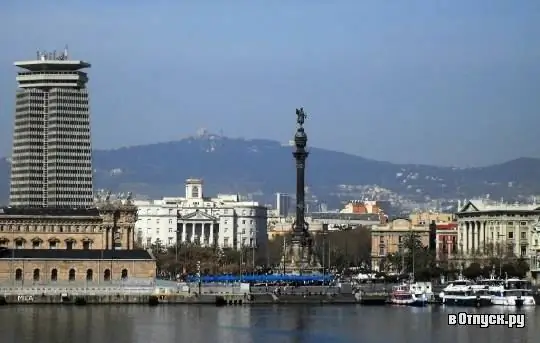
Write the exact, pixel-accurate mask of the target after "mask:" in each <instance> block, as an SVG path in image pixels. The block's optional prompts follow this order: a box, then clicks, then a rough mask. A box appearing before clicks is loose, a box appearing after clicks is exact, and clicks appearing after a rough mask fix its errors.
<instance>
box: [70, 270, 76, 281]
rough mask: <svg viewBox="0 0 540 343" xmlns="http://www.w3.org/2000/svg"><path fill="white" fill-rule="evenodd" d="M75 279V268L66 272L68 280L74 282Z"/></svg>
mask: <svg viewBox="0 0 540 343" xmlns="http://www.w3.org/2000/svg"><path fill="white" fill-rule="evenodd" d="M76 278H77V271H76V270H75V268H73V267H72V268H70V269H69V272H68V280H69V281H75V279H76Z"/></svg>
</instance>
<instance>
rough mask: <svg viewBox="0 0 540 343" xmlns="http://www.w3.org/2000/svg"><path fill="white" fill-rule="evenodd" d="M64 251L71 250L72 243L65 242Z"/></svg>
mask: <svg viewBox="0 0 540 343" xmlns="http://www.w3.org/2000/svg"><path fill="white" fill-rule="evenodd" d="M66 249H67V250H73V241H67V242H66Z"/></svg>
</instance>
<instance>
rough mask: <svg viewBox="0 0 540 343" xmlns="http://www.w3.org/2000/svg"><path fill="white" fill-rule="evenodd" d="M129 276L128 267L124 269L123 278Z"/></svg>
mask: <svg viewBox="0 0 540 343" xmlns="http://www.w3.org/2000/svg"><path fill="white" fill-rule="evenodd" d="M127 277H128V271H127V269H122V280H124V279H127Z"/></svg>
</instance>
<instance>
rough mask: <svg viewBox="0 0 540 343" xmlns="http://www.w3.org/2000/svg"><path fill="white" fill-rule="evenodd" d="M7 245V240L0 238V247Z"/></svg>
mask: <svg viewBox="0 0 540 343" xmlns="http://www.w3.org/2000/svg"><path fill="white" fill-rule="evenodd" d="M8 243H9V239H8V238H7V237H0V245H6V244H8Z"/></svg>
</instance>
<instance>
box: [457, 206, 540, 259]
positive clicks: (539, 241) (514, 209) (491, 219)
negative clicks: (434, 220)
mask: <svg viewBox="0 0 540 343" xmlns="http://www.w3.org/2000/svg"><path fill="white" fill-rule="evenodd" d="M456 217H457V222H458V244H459V250H460V252H461V254H462V255H463V257H464V258H471V257H474V256H478V257H482V256H501V255H506V254H511V255H514V256H517V257H523V258H526V259H529V260H530V261H531V270H540V265H538V262H539V261H538V255H539V253H540V225H539V224H538V223H539V218H540V205H538V204H507V203H502V202H495V201H490V200H488V199H482V200H469V201H466V202H465V203H463V204H460V206H459V210H458V212H457V213H456Z"/></svg>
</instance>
